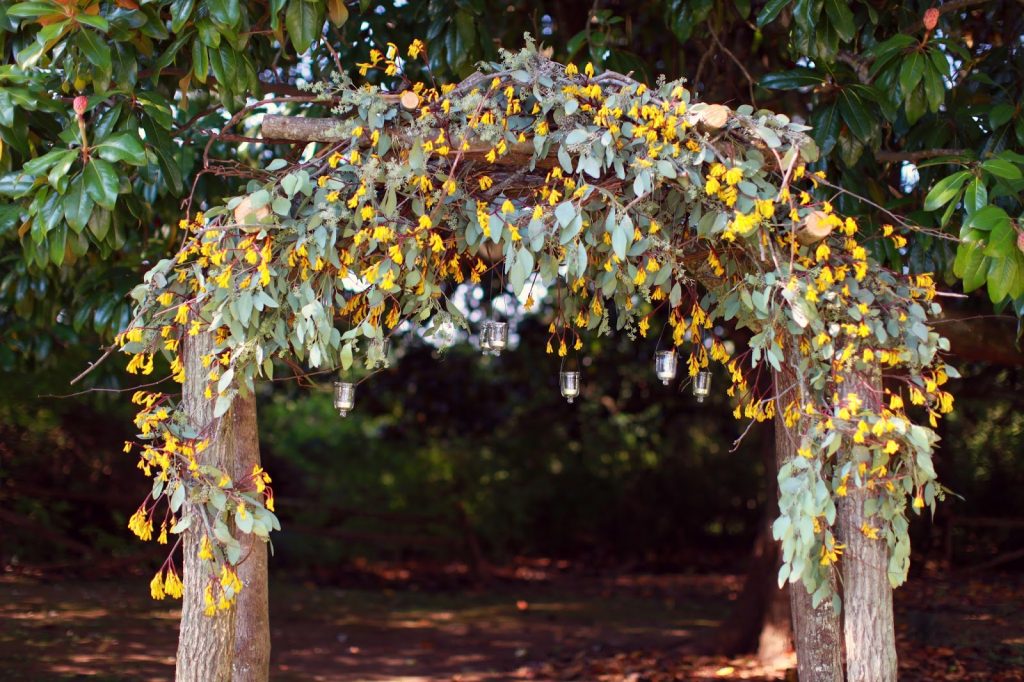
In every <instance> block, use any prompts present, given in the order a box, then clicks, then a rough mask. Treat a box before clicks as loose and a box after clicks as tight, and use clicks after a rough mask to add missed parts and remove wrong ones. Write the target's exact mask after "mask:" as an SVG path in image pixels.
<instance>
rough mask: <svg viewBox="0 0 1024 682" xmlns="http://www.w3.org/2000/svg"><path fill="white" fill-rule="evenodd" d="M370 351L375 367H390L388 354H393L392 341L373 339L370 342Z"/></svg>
mask: <svg viewBox="0 0 1024 682" xmlns="http://www.w3.org/2000/svg"><path fill="white" fill-rule="evenodd" d="M370 349H371V357H372V358H373V361H374V365H383V366H384V367H389V366H390V365H389V363H388V353H389V352H391V339H373V340H372V341H370Z"/></svg>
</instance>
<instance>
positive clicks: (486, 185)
mask: <svg viewBox="0 0 1024 682" xmlns="http://www.w3.org/2000/svg"><path fill="white" fill-rule="evenodd" d="M493 184H494V180H492V179H491V176H489V175H482V176H480V189H481V190H488V189H490V188H491V186H492V185H493Z"/></svg>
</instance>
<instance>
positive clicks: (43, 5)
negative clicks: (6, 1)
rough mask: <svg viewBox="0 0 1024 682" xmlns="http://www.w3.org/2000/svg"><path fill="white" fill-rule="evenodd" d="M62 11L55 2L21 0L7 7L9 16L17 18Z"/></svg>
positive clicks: (28, 17)
mask: <svg viewBox="0 0 1024 682" xmlns="http://www.w3.org/2000/svg"><path fill="white" fill-rule="evenodd" d="M60 12H61V8H60V7H59V6H58V5H57V4H56V3H54V2H19V3H17V4H14V5H11V6H10V7H8V8H7V16H9V17H15V18H17V19H36V18H38V17H42V16H46V15H47V14H58V13H60Z"/></svg>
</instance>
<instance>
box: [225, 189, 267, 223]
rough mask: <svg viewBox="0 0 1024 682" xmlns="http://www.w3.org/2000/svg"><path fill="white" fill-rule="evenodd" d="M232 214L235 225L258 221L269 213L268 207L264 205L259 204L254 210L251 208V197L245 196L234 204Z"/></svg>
mask: <svg viewBox="0 0 1024 682" xmlns="http://www.w3.org/2000/svg"><path fill="white" fill-rule="evenodd" d="M234 215H235V224H237V225H246V224H251V223H259V222H262V221H263V219H264V218H266V217H267V216H268V215H270V209H269V208H267V207H266V206H261V207H260V208H258V209H256V210H255V211H254V210H253V209H252V198H251V197H248V196H247V197H244V198H243V199H242V200H241V201H240V202H239V203H238V206H235V211H234Z"/></svg>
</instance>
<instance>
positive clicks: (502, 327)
mask: <svg viewBox="0 0 1024 682" xmlns="http://www.w3.org/2000/svg"><path fill="white" fill-rule="evenodd" d="M488 324H489V327H488V343H489V345H490V350H491V355H501V351H503V350H505V348H507V347H508V322H490V323H488Z"/></svg>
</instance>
